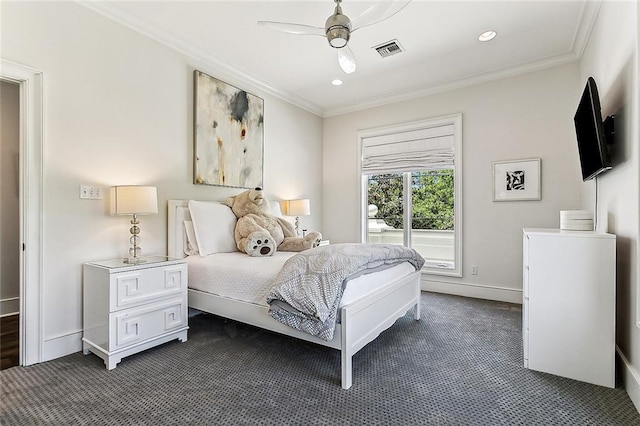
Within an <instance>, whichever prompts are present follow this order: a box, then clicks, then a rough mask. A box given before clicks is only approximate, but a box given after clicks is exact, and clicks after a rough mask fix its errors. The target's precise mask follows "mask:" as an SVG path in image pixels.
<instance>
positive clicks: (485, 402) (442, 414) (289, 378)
mask: <svg viewBox="0 0 640 426" xmlns="http://www.w3.org/2000/svg"><path fill="white" fill-rule="evenodd" d="M422 303H423V304H422V307H423V318H422V320H421V321H419V322H416V321H414V320H413V319H411V315H407V316H405V317H404V318H402V319H400V320H398V322H397V323H396V324H395V325H394V326H393V327H391V329H389V330H387V331H386V332H384V333H383V334H382V335H380V337H379V338H378V339H377V340H376V341H375V342H373V343H371V344H369V345H368V346H367V347H365V348H364V349H363V350H361V351H360V352H359V353H358V354H356V356H355V357H354V378H353V382H354V385H353V387H352V388H351V389H349V390H343V389H342V388H341V387H340V384H339V378H340V355H339V353H338V352H337V351H335V350H332V349H329V348H325V347H321V346H316V345H313V344H310V343H305V342H302V341H299V340H295V339H292V338H289V337H285V336H281V335H278V334H274V333H270V332H266V331H262V330H259V329H256V328H253V327H250V326H246V325H242V324H238V323H234V322H231V321H227V320H224V319H221V318H217V317H214V316H210V315H199V316H197V317H193V318H191V320H190V326H191V329H190V330H189V341H188V342H186V343H179V342H178V341H174V342H170V343H167V344H164V345H162V346H159V347H156V348H153V349H150V350H148V351H146V352H143V353H140V354H137V355H133V356H131V357H128V358H125V359H124V360H123V361H122V362H121V363H120V364H118V367H117V368H116V369H115V370H112V371H107V370H106V369H105V368H104V364H103V363H102V360H101V359H99V358H98V357H96V356H93V355H88V356H83V355H82V354H81V353H77V354H73V355H69V356H66V357H63V358H60V359H57V360H54V361H49V362H46V363H42V364H38V365H35V366H31V367H14V368H10V369H8V370H4V371H2V372H0V379H1V385H2V400H1V402H0V408H1V410H2V411H1V418H0V419H1V423H2V424H3V425H29V424H56V425H57V424H113V425H147V424H148V425H161V424H213V425H218V424H220V425H242V424H250V425H255V424H258V425H271V424H296V425H297V424H304V425H308V424H320V425H334V424H351V425H360V424H383V425H395V424H401V425H410V424H426V425H431V424H433V425H437V424H446V425H501V424H502V425H563V424H564V425H640V414H639V413H638V412H637V411H636V409H635V407H634V406H633V404H632V402H631V400H630V399H629V397H628V396H627V394H626V392H625V391H624V390H623V389H621V388H618V389H607V388H604V387H600V386H595V385H589V384H586V383H581V382H577V381H574V380H570V379H564V378H560V377H555V376H552V375H548V374H544V373H538V372H534V371H530V370H525V369H524V368H523V367H522V339H521V332H520V328H521V309H520V306H519V305H512V304H507V303H500V302H491V301H483V300H477V299H467V298H462V297H456V296H446V295H439V294H432V293H423V297H422Z"/></svg>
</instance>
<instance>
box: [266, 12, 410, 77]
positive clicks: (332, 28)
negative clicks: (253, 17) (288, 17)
mask: <svg viewBox="0 0 640 426" xmlns="http://www.w3.org/2000/svg"><path fill="white" fill-rule="evenodd" d="M334 2H335V3H336V7H335V10H334V12H333V15H331V16H329V18H327V21H326V23H325V25H324V27H314V26H311V25H304V24H293V23H287V22H275V21H258V25H263V26H265V27H267V28H272V29H274V30H278V31H282V32H285V33H289V34H298V35H317V36H322V37H326V38H327V41H328V42H329V45H331V47H334V48H336V49H337V50H338V64H339V65H340V68H341V69H342V71H344V72H345V73H346V74H351V73H352V72H354V71H355V70H356V58H355V55H354V54H353V52H352V51H351V49H350V48H349V46H347V43H348V42H349V38H350V37H351V33H353V32H354V31H356V30H358V29H360V28H364V27H367V26H369V25H373V24H377V23H378V22H381V21H384V20H385V19H388V18H390V17H392V16H393V15H395V14H396V13H398V12H400V11H401V10H402V9H403V8H404V7H405V6H406V5H408V4H409V3H410V2H411V0H393V1H385V2H379V3H376V4H375V5H374V6H371V7H370V8H369V9H367V10H365V11H364V12H363V13H362V14H360V15H359V16H358V17H356V18H354V19H353V20H351V19H349V17H348V16H347V15H345V14H343V13H342V7H341V6H340V3H342V0H334Z"/></svg>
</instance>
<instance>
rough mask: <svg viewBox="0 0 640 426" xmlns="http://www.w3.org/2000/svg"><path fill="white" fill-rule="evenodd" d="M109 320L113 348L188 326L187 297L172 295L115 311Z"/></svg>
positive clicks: (110, 344)
mask: <svg viewBox="0 0 640 426" xmlns="http://www.w3.org/2000/svg"><path fill="white" fill-rule="evenodd" d="M109 322H110V323H111V327H110V329H111V333H112V335H111V336H110V338H109V351H113V350H116V349H119V348H122V347H127V346H129V345H132V344H134V343H138V342H142V341H144V340H147V339H152V338H154V337H157V336H161V335H162V334H164V333H168V332H171V331H173V330H176V329H178V328H180V327H186V325H187V304H186V300H185V299H184V298H178V299H172V300H168V301H164V302H158V303H154V304H149V305H144V306H141V307H139V308H132V309H128V310H126V311H120V312H116V313H112V314H110V319H109Z"/></svg>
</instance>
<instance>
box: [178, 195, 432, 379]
mask: <svg viewBox="0 0 640 426" xmlns="http://www.w3.org/2000/svg"><path fill="white" fill-rule="evenodd" d="M191 203H192V210H191V211H190V209H189V201H188V200H169V207H168V209H169V210H168V255H169V256H170V257H175V258H185V257H187V263H188V265H189V290H188V293H189V307H190V308H194V309H197V310H200V311H204V312H208V313H212V314H215V315H218V316H221V317H224V318H229V319H232V320H235V321H239V322H243V323H246V324H250V325H253V326H256V327H259V328H263V329H266V330H270V331H274V332H277V333H282V334H285V335H287V336H291V337H295V338H298V339H302V340H305V341H308V342H312V343H316V344H319V345H323V346H328V347H331V348H334V349H337V350H339V351H340V353H341V385H342V388H344V389H348V388H350V387H351V385H352V369H353V365H352V358H353V355H354V354H355V353H356V352H358V351H359V350H360V349H362V348H363V347H364V346H365V345H366V344H368V343H369V342H371V341H373V340H374V339H375V338H376V337H377V336H378V335H379V334H380V333H381V332H382V331H384V330H386V329H388V328H389V327H391V326H392V325H393V324H394V323H395V321H396V320H397V319H398V318H401V317H403V316H404V315H406V314H407V312H408V311H409V310H413V314H414V318H415V319H416V320H419V319H420V271H416V270H415V268H413V267H411V269H408V268H406V264H405V265H404V266H402V265H398V266H400V267H399V268H398V266H394V267H393V268H389V269H385V270H383V271H380V272H375V273H371V274H366V275H362V276H360V277H358V278H357V279H355V280H352V281H350V282H349V284H348V286H347V288H346V289H345V291H344V294H343V296H342V299H341V303H340V307H339V311H338V318H339V321H338V322H337V324H336V326H335V330H334V331H333V335H332V338H331V340H323V339H321V338H319V337H317V336H314V335H312V334H308V333H305V332H303V331H300V330H297V329H294V328H291V327H289V326H287V325H285V324H283V323H281V322H278V321H276V320H275V319H273V318H272V317H271V316H270V315H269V305H267V304H266V298H265V297H264V296H265V294H266V293H264V290H259V291H258V293H255V292H253V291H252V290H250V289H247V288H244V284H246V283H249V282H250V281H253V280H254V277H252V276H251V274H250V271H249V269H248V268H247V270H246V273H247V274H249V275H247V276H246V279H245V278H243V277H239V278H238V277H235V278H234V279H236V281H246V283H245V282H240V283H239V284H242V285H238V282H235V283H234V282H231V281H232V280H231V279H224V277H219V278H215V277H214V278H209V279H207V277H208V276H209V272H207V271H206V270H207V268H210V267H211V264H212V263H213V264H218V265H220V264H224V265H231V264H233V263H235V262H256V261H258V262H263V264H261V265H260V267H259V268H262V270H263V271H265V273H264V274H263V275H264V276H267V277H268V276H272V275H273V274H274V273H277V270H278V269H279V267H280V266H279V265H281V264H283V263H284V262H285V261H286V260H287V259H288V258H289V257H290V256H292V255H295V253H285V252H276V254H275V255H274V256H272V257H269V258H251V257H249V256H247V255H246V254H243V253H240V252H235V253H233V250H229V248H228V247H227V248H226V250H227V251H226V252H222V253H218V252H217V251H220V250H222V249H221V248H220V243H219V242H216V243H214V244H213V247H211V244H210V247H208V248H205V249H204V250H202V253H201V254H202V256H201V255H200V254H197V255H196V254H194V255H191V256H187V254H186V253H192V252H193V248H192V247H191V244H190V242H189V238H187V237H188V236H189V237H191V235H188V234H190V232H189V227H188V226H187V227H185V222H186V223H189V224H191V223H192V222H193V219H194V218H193V217H192V212H193V216H196V215H202V213H201V212H198V210H195V211H194V210H193V206H194V204H195V203H205V202H194V201H191ZM208 203H210V204H218V205H220V203H214V202H208ZM201 205H205V204H201ZM223 213H224V212H223ZM208 217H211V214H210V213H209V214H208ZM214 219H215V220H213V222H214V223H215V226H216V227H219V228H221V229H222V230H223V231H224V232H225V233H226V232H227V231H229V235H231V236H232V235H233V231H232V225H231V224H230V223H228V222H229V221H228V220H227V219H228V218H226V217H224V218H222V217H218V218H214ZM200 222H201V221H200ZM199 231H200V233H202V229H199ZM216 232H219V230H218V231H216ZM216 244H217V246H216ZM224 245H225V244H222V246H224ZM226 245H227V246H228V245H229V243H228V242H227V243H226ZM201 248H202V247H201ZM214 259H215V260H214ZM203 265H204V266H203ZM403 268H404V269H403ZM376 278H377V283H376V284H374V285H373V288H372V289H368V290H364V293H363V292H362V291H360V292H359V291H355V290H352V289H354V288H368V287H371V286H369V284H370V282H371V280H375V279H376ZM206 281H220V282H223V281H224V282H223V284H224V283H226V284H227V287H228V288H230V289H232V290H233V289H235V290H236V293H233V291H232V292H231V293H225V292H224V291H222V290H220V289H216V290H211V288H209V287H208V284H207V283H206ZM363 284H367V285H366V286H365V285H363ZM223 287H224V285H223ZM248 287H251V285H249V286H248ZM260 291H262V292H263V293H260ZM238 292H239V293H241V294H237V293H238ZM223 293H224V294H223Z"/></svg>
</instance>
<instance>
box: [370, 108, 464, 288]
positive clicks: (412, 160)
mask: <svg viewBox="0 0 640 426" xmlns="http://www.w3.org/2000/svg"><path fill="white" fill-rule="evenodd" d="M461 125H462V118H461V115H459V114H458V115H454V116H448V117H442V118H438V119H431V120H425V121H420V122H415V123H407V124H403V125H399V126H394V127H388V128H383V129H372V130H368V131H365V132H360V133H358V140H359V142H360V148H361V172H362V240H363V241H367V242H369V243H374V244H376V243H379V244H402V245H405V246H407V247H413V248H414V249H415V250H416V251H417V252H418V253H420V254H421V255H422V256H423V257H424V258H425V260H426V263H425V267H424V268H423V270H424V271H425V272H428V273H433V274H441V275H452V276H461V270H462V259H461V253H462V247H461V241H462V228H461V224H462V209H461V206H462V203H461V194H462V167H461V161H460V160H461V158H462V151H461V149H462V138H461Z"/></svg>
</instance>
